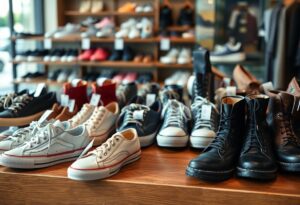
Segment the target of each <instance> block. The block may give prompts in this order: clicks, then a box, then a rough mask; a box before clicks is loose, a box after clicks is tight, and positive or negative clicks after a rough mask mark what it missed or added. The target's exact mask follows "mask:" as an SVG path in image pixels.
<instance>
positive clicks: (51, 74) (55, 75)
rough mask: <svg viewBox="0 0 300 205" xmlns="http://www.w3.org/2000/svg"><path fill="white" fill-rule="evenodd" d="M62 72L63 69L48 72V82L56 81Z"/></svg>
mask: <svg viewBox="0 0 300 205" xmlns="http://www.w3.org/2000/svg"><path fill="white" fill-rule="evenodd" d="M61 72H62V70H61V69H58V70H51V71H49V72H48V80H51V81H56V80H57V78H58V76H59V74H60V73H61Z"/></svg>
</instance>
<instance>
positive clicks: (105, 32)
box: [96, 26, 114, 38]
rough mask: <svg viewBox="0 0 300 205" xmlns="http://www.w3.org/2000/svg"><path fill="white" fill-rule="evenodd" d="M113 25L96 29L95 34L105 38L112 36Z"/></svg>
mask: <svg viewBox="0 0 300 205" xmlns="http://www.w3.org/2000/svg"><path fill="white" fill-rule="evenodd" d="M113 33H114V32H113V27H110V26H108V27H105V28H102V29H101V30H100V31H98V32H97V33H96V36H97V37H98V38H105V37H110V36H113Z"/></svg>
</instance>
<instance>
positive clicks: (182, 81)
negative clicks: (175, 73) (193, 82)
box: [176, 71, 191, 88]
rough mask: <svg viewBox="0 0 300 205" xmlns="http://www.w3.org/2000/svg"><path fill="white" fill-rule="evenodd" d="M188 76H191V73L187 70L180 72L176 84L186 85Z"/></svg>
mask: <svg viewBox="0 0 300 205" xmlns="http://www.w3.org/2000/svg"><path fill="white" fill-rule="evenodd" d="M190 76H191V73H190V72H188V71H187V72H181V77H180V78H179V79H177V81H176V85H179V86H181V87H183V88H185V87H186V86H187V83H188V80H189V78H190Z"/></svg>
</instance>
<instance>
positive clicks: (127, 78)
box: [123, 72, 137, 83]
mask: <svg viewBox="0 0 300 205" xmlns="http://www.w3.org/2000/svg"><path fill="white" fill-rule="evenodd" d="M136 79H137V73H136V72H130V73H127V74H126V75H125V77H124V78H123V82H124V83H132V82H135V81H136Z"/></svg>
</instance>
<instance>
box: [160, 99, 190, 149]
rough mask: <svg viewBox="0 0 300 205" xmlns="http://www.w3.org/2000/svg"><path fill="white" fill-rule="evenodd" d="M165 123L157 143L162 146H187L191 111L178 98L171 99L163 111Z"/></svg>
mask: <svg viewBox="0 0 300 205" xmlns="http://www.w3.org/2000/svg"><path fill="white" fill-rule="evenodd" d="M162 116H163V120H164V121H163V123H162V126H161V128H160V131H159V133H158V134H157V138H156V140H157V145H158V146H161V147H186V146H187V143H188V141H189V134H188V127H187V125H188V122H189V120H191V111H190V109H189V108H188V107H186V106H185V105H183V104H182V103H181V102H179V101H177V100H169V101H168V102H167V105H164V109H163V112H162Z"/></svg>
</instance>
